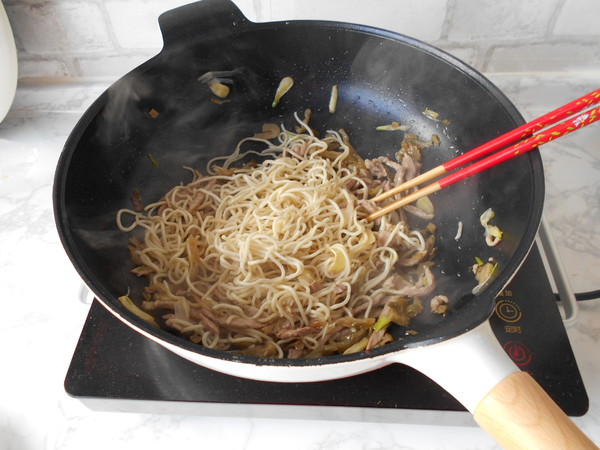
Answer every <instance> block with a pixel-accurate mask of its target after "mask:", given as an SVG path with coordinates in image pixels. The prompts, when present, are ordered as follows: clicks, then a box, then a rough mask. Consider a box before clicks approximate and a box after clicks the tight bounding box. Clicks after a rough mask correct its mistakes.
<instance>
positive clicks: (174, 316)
mask: <svg viewBox="0 0 600 450" xmlns="http://www.w3.org/2000/svg"><path fill="white" fill-rule="evenodd" d="M307 123H308V121H307V120H306V117H305V120H300V119H299V118H298V117H296V120H295V121H294V128H293V129H292V128H290V129H289V130H288V129H286V128H285V127H282V128H281V129H280V128H279V127H278V126H276V125H274V124H269V125H268V126H266V127H265V130H267V133H259V134H257V135H255V136H253V137H248V138H245V139H243V140H242V141H240V143H239V144H238V146H237V148H236V149H235V151H234V152H233V153H232V154H231V155H230V156H228V157H223V158H215V159H213V160H211V161H210V162H209V164H208V167H206V168H205V169H204V170H203V172H204V173H201V172H200V171H198V170H196V169H192V168H187V169H188V170H190V171H191V172H192V175H193V180H192V181H191V182H190V183H188V184H181V185H178V186H175V187H174V188H173V189H172V190H170V191H169V192H168V193H166V194H165V196H164V197H163V198H162V199H161V200H159V201H158V202H156V203H153V204H149V205H146V206H145V207H143V206H142V205H141V204H140V203H141V199H140V198H139V196H138V197H136V198H134V201H133V204H134V205H135V206H134V207H132V209H124V210H120V211H119V212H118V214H117V223H118V226H119V228H120V229H121V230H122V231H124V232H128V233H130V235H131V237H130V246H129V250H130V255H131V259H132V261H133V263H134V264H135V268H134V269H133V271H132V272H133V273H134V274H135V275H137V276H140V277H146V279H147V285H146V287H145V289H144V293H143V297H144V298H143V299H133V300H135V303H134V302H133V301H132V299H129V297H128V296H123V297H121V301H122V302H123V304H124V305H125V306H127V307H128V308H129V309H131V310H132V311H133V312H135V313H136V314H138V315H139V316H140V317H142V318H145V319H146V320H148V321H149V322H151V323H154V324H155V325H157V326H158V323H160V324H161V326H164V327H166V328H169V329H172V330H175V331H177V332H179V333H181V334H182V335H183V336H185V337H187V338H189V339H190V340H191V341H192V342H195V343H198V344H201V345H203V346H206V347H209V348H213V349H219V350H227V351H234V352H237V353H242V354H249V355H255V356H261V357H266V356H269V357H282V358H283V357H287V358H300V357H301V358H304V357H317V356H323V355H329V354H346V353H353V352H358V351H362V350H368V349H370V348H373V347H377V346H381V345H384V344H386V343H388V342H390V341H392V340H393V338H392V336H391V334H389V333H388V328H389V327H390V326H393V327H398V326H399V327H402V330H403V332H405V333H411V332H413V331H412V330H411V329H410V323H411V320H412V319H413V318H414V317H415V316H416V315H418V314H419V313H421V312H422V310H423V309H424V308H430V309H431V311H432V312H433V313H438V314H444V313H445V312H446V309H447V303H448V301H447V299H446V298H445V297H444V296H443V295H438V294H439V293H437V292H436V285H435V277H434V274H433V272H432V267H433V265H434V255H435V226H434V225H433V224H432V223H428V220H431V219H432V218H433V215H434V211H433V206H432V204H431V202H429V200H428V199H425V200H424V201H422V202H420V203H418V204H415V205H409V206H406V207H404V208H402V209H400V210H397V211H394V212H392V213H390V214H387V215H386V216H384V217H382V218H381V219H378V220H376V221H373V222H368V221H367V220H365V217H366V216H367V215H368V214H369V213H370V212H372V211H373V209H374V208H376V206H375V204H374V203H373V202H372V201H370V200H369V198H372V197H374V196H375V195H377V193H379V192H381V191H382V190H387V189H389V188H391V187H392V186H393V185H396V184H398V183H401V182H403V181H404V180H407V179H410V178H412V177H414V176H416V175H417V174H418V173H419V171H420V167H421V163H420V160H421V151H422V150H424V149H425V148H426V147H429V146H431V145H437V144H438V143H439V140H436V139H432V140H431V141H429V142H424V141H422V140H420V139H419V138H418V137H417V136H415V135H411V134H408V133H406V134H404V139H403V140H402V142H401V145H399V147H400V148H399V150H397V152H396V153H395V155H394V157H392V158H388V157H379V158H376V159H372V160H364V159H362V158H361V157H360V156H359V154H358V152H357V151H356V150H355V149H354V148H353V147H352V145H351V144H350V141H349V138H348V135H347V134H346V132H345V131H344V130H339V131H327V132H326V133H325V134H324V135H323V137H321V138H320V137H318V133H317V132H315V131H314V130H312V129H311V128H310V127H309V126H308V124H307ZM399 135H400V134H399ZM393 200H394V198H390V199H389V201H393ZM414 219H416V222H417V223H419V224H421V225H420V228H419V229H416V228H415V227H411V225H410V223H414V222H415V220H414ZM422 224H425V225H422ZM124 291H125V289H124ZM136 304H140V305H141V306H140V307H138V306H136Z"/></svg>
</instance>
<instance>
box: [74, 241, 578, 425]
mask: <svg viewBox="0 0 600 450" xmlns="http://www.w3.org/2000/svg"><path fill="white" fill-rule="evenodd" d="M490 323H491V325H492V329H493V330H494V333H495V334H496V336H497V338H498V340H499V341H500V343H501V344H502V346H503V348H504V349H505V350H506V352H507V353H508V355H509V356H510V357H511V358H512V359H513V361H514V362H515V363H516V364H517V365H518V366H519V367H520V368H521V369H522V370H526V371H528V372H529V373H530V374H531V375H532V376H533V377H534V378H535V379H536V380H537V381H538V383H539V384H540V385H541V386H542V387H543V388H544V389H545V390H546V391H547V392H548V394H549V395H550V396H551V397H552V398H553V399H554V400H555V401H556V403H557V404H558V405H559V406H560V407H561V408H562V409H563V410H564V411H565V412H566V413H567V414H568V415H570V416H580V415H583V414H585V413H586V412H587V410H588V397H587V393H586V391H585V387H584V385H583V381H582V379H581V375H580V373H579V369H578V367H577V363H576V361H575V358H574V355H573V352H572V350H571V346H570V344H569V341H568V338H567V333H566V330H565V328H564V326H563V323H562V319H561V316H560V312H559V310H558V307H557V304H556V301H555V298H554V295H553V293H552V290H551V287H550V283H549V281H548V277H547V275H546V272H545V269H544V266H543V263H542V260H541V257H540V254H539V251H538V250H537V248H536V247H534V248H533V249H532V252H531V253H530V255H529V256H528V258H527V260H526V261H525V263H524V264H523V266H522V267H521V269H520V271H519V273H518V274H516V275H515V277H514V278H513V280H512V282H511V283H510V285H509V286H507V288H506V289H505V290H504V291H503V292H502V293H501V294H500V295H499V296H498V297H497V299H496V309H495V312H494V314H493V315H492V317H491V319H490ZM65 389H66V391H67V392H68V393H69V394H70V395H72V396H74V397H77V398H81V399H90V398H95V399H106V400H154V401H164V402H170V403H173V402H175V404H177V402H181V403H182V404H183V403H188V402H194V403H196V404H197V405H198V406H200V407H202V405H206V408H207V413H210V405H214V404H233V405H241V404H250V405H278V406H285V405H311V406H322V407H324V408H326V407H335V406H343V407H359V408H381V409H396V410H398V409H406V410H437V411H464V408H463V407H462V405H461V404H460V403H458V401H456V400H455V399H454V398H453V397H452V396H451V395H450V394H448V393H447V392H445V391H444V390H443V389H442V388H441V387H439V386H438V385H437V384H436V383H434V382H433V381H431V380H430V379H429V378H427V377H426V376H424V375H422V374H421V373H420V372H417V371H416V370H414V369H412V368H410V367H407V366H404V365H401V364H392V365H390V366H388V367H385V368H383V369H379V370H377V371H373V372H370V373H366V374H363V375H358V376H354V377H350V378H346V379H341V380H335V381H326V382H318V383H308V384H307V383H292V384H287V383H267V382H260V381H251V380H247V379H241V378H236V377H232V376H229V375H224V374H221V373H219V372H215V371H212V370H209V369H206V368H204V367H201V366H198V365H196V364H193V363H191V362H189V361H187V360H185V359H183V358H181V357H179V356H177V355H175V354H173V353H171V352H170V351H168V350H166V349H164V348H163V347H162V346H160V345H158V344H156V343H154V342H152V341H151V340H149V339H147V338H145V337H143V336H141V335H140V334H138V333H137V332H135V331H133V330H131V329H130V328H129V327H127V326H126V325H124V324H123V323H121V322H120V321H119V320H118V319H116V318H115V317H113V315H112V314H111V313H110V312H108V311H107V310H106V309H105V308H104V307H103V306H102V305H101V304H100V303H98V302H97V301H94V302H93V303H92V306H91V308H90V312H89V315H88V317H87V320H86V322H85V325H84V327H83V331H82V333H81V337H80V339H79V342H78V344H77V347H76V350H75V353H74V355H73V359H72V361H71V365H70V367H69V370H68V372H67V375H66V379H65ZM109 403H110V402H109ZM141 409H142V410H143V406H142V407H141Z"/></svg>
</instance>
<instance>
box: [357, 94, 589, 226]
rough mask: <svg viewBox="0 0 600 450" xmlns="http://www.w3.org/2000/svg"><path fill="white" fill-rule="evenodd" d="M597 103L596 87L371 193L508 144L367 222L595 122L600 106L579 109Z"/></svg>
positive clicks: (433, 173)
mask: <svg viewBox="0 0 600 450" xmlns="http://www.w3.org/2000/svg"><path fill="white" fill-rule="evenodd" d="M597 103H600V89H597V90H595V91H592V92H590V93H589V94H586V95H584V96H583V97H580V98H578V99H577V100H574V101H572V102H570V103H567V104H566V105H564V106H561V107H560V108H558V109H555V110H554V111H551V112H549V113H548V114H545V115H543V116H541V117H539V118H537V119H535V120H533V121H531V122H528V123H526V124H525V125H522V126H520V127H518V128H515V129H514V130H512V131H509V132H508V133H506V134H503V135H502V136H499V137H497V138H495V139H493V140H492V141H489V142H487V143H485V144H483V145H481V146H479V147H476V148H475V149H473V150H471V151H469V152H467V153H464V154H462V155H460V156H458V157H456V158H454V159H452V160H450V161H448V162H446V163H444V164H442V165H440V166H437V167H435V168H434V169H432V170H430V171H428V172H425V173H423V174H421V175H419V176H417V177H415V178H413V179H412V180H409V181H407V182H406V183H403V184H401V185H399V186H396V187H394V188H392V189H390V190H388V191H385V192H383V193H381V194H379V195H377V196H375V197H374V198H372V199H371V200H373V201H375V202H379V201H381V200H384V199H386V198H388V197H391V196H392V195H396V194H398V193H400V192H403V191H405V190H407V189H411V188H413V187H415V186H417V185H419V184H421V183H423V182H425V181H429V180H431V179H433V178H436V177H438V176H441V175H444V174H445V173H447V172H449V171H451V170H453V169H456V168H458V167H460V166H462V165H464V164H466V163H469V162H472V161H474V160H476V159H478V158H480V157H481V156H484V155H487V154H489V153H492V152H494V151H496V150H499V149H502V148H504V147H506V146H507V145H510V147H507V148H504V149H503V150H500V151H498V152H496V153H494V154H492V155H490V156H488V157H486V158H483V159H481V160H479V161H477V162H475V163H473V164H471V165H469V166H467V167H465V168H463V169H461V170H458V171H456V172H454V173H452V174H450V175H448V176H446V177H444V178H441V179H439V180H438V181H436V182H434V183H432V184H430V185H427V186H425V187H424V188H422V189H419V190H418V191H415V192H412V193H410V194H408V195H406V196H404V197H402V198H400V199H399V200H396V201H395V202H393V203H390V204H388V205H385V206H383V207H382V208H380V209H379V210H377V211H375V212H373V213H371V214H370V215H368V216H367V217H366V219H367V220H368V221H372V220H375V219H377V218H379V217H381V216H383V215H385V214H387V213H389V212H391V211H394V210H396V209H398V208H400V207H402V206H404V205H407V204H409V203H412V202H414V201H415V200H417V199H419V198H421V197H424V196H426V195H429V194H432V193H433V192H436V191H439V190H440V189H443V188H445V187H448V186H450V185H451V184H454V183H456V182H457V181H460V180H462V179H464V178H467V177H470V176H471V175H474V174H476V173H479V172H481V171H483V170H486V169H489V168H490V167H493V166H495V165H497V164H501V163H503V162H504V161H507V160H509V159H511V158H514V157H515V156H517V155H520V154H522V153H526V152H528V151H530V150H532V149H534V148H537V147H539V146H540V145H543V144H546V143H548V142H550V141H553V140H556V139H558V138H560V137H562V136H565V135H566V134H569V133H572V132H573V131H576V130H577V129H580V128H583V127H585V126H586V125H589V124H591V123H593V122H595V121H597V120H598V119H600V108H593V109H590V110H587V111H584V112H581V111H582V110H583V109H584V108H586V107H588V106H593V105H595V104H597ZM577 113H580V114H577ZM574 114H577V115H576V116H575V117H571V116H573V115H574ZM566 117H570V118H569V119H567V120H565V121H563V122H560V123H559V124H557V125H554V126H553V127H551V128H548V129H546V130H544V131H542V132H539V133H538V134H535V135H533V136H532V134H533V133H535V132H536V131H539V130H542V129H543V128H545V127H547V126H549V125H552V124H554V123H556V122H557V121H559V120H562V119H564V118H566ZM524 138H525V139H524ZM521 139H522V140H521ZM517 140H519V141H518V142H517V143H516V144H515V141H517ZM511 144H514V145H511Z"/></svg>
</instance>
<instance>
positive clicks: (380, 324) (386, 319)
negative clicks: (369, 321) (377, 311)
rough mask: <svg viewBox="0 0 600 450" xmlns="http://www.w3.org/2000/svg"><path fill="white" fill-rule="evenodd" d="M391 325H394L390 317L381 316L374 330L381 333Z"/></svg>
mask: <svg viewBox="0 0 600 450" xmlns="http://www.w3.org/2000/svg"><path fill="white" fill-rule="evenodd" d="M390 323H392V319H390V318H389V317H385V316H380V317H379V319H377V322H375V325H373V329H374V330H375V331H379V330H381V329H383V328H385V327H387V326H388V325H389V324H390Z"/></svg>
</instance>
